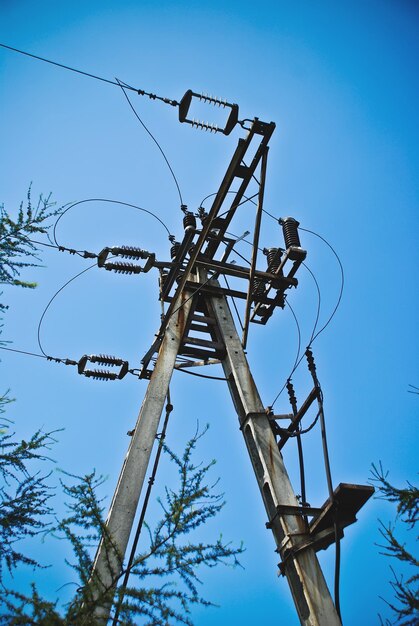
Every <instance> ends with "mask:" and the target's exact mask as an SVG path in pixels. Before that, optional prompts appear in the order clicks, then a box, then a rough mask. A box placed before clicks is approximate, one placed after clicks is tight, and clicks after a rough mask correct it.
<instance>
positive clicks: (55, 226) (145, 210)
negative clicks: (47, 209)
mask: <svg viewBox="0 0 419 626" xmlns="http://www.w3.org/2000/svg"><path fill="white" fill-rule="evenodd" d="M86 202H109V203H111V204H120V205H121V206H127V207H130V208H132V209H136V210H138V211H143V213H147V214H148V215H151V216H152V217H154V219H156V220H157V221H158V222H160V224H161V225H162V226H163V228H164V229H165V230H166V232H167V233H168V235H169V237H170V236H171V234H170V230H169V229H168V227H167V226H166V224H165V223H164V222H163V220H162V219H160V217H159V216H158V215H156V213H153V211H149V210H148V209H144V208H143V207H140V206H137V205H136V204H130V203H129V202H121V201H120V200H110V199H109V198H87V199H86V200H78V201H77V202H72V203H71V204H70V205H69V206H68V207H67V208H66V209H65V210H64V211H63V212H62V213H61V214H60V215H59V217H58V218H57V220H56V222H55V224H54V227H53V230H52V236H53V238H54V241H55V243H56V245H57V246H59V243H58V241H57V226H58V223H59V221H60V220H61V219H62V218H63V217H64V215H65V214H66V213H67V212H68V211H70V209H73V208H74V207H76V206H78V205H79V204H84V203H86Z"/></svg>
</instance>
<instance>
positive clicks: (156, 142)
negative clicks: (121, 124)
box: [115, 78, 183, 207]
mask: <svg viewBox="0 0 419 626" xmlns="http://www.w3.org/2000/svg"><path fill="white" fill-rule="evenodd" d="M115 80H116V81H117V82H118V85H119V86H120V88H121V89H122V92H123V94H124V96H125V98H126V100H127V102H128V104H129V106H130V108H131V110H132V112H133V113H134V115H135V117H136V118H137V120H138V121H139V122H140V124H141V126H142V127H143V128H144V130H145V131H146V133H148V135H149V136H150V137H151V139H152V140H153V141H154V143H155V144H156V146H157V148H158V149H159V150H160V152H161V154H162V156H163V159H164V160H165V162H166V165H167V167H168V168H169V170H170V173H171V175H172V177H173V180H174V181H175V185H176V188H177V191H178V194H179V200H180V205H181V207H182V206H183V199H182V193H181V191H180V187H179V183H178V180H177V178H176V175H175V173H174V171H173V168H172V166H171V165H170V163H169V160H168V158H167V156H166V154H165V153H164V150H163V148H162V147H161V145H160V144H159V142H158V141H157V139H156V138H155V136H154V135H153V133H152V132H151V131H150V130H149V129H148V128H147V126H146V125H145V124H144V122H143V120H142V119H141V117H140V116H139V115H138V113H137V111H136V110H135V108H134V105H133V104H132V102H131V100H130V99H129V96H128V94H127V93H126V90H125V87H124V85H123V84H122V83H121V81H120V80H118V79H117V78H116V79H115Z"/></svg>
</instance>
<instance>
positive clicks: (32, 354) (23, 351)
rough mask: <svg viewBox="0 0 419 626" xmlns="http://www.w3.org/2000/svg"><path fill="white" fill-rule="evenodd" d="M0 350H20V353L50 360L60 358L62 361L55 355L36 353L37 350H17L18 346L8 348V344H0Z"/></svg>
mask: <svg viewBox="0 0 419 626" xmlns="http://www.w3.org/2000/svg"><path fill="white" fill-rule="evenodd" d="M0 350H7V351H8V352H18V353H19V354H27V355H28V356H37V357H39V358H40V359H48V360H54V361H55V360H58V361H60V362H61V359H54V358H53V357H48V356H47V355H46V354H36V353H35V352H27V351H26V350H16V348H6V346H0Z"/></svg>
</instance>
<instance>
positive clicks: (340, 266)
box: [299, 226, 345, 341]
mask: <svg viewBox="0 0 419 626" xmlns="http://www.w3.org/2000/svg"><path fill="white" fill-rule="evenodd" d="M299 229H300V230H303V231H304V232H306V233H310V234H311V235H314V236H315V237H318V238H319V239H321V241H323V242H324V243H325V244H326V245H327V246H328V247H329V248H330V250H331V251H332V252H333V254H334V256H335V257H336V260H337V262H338V264H339V269H340V274H341V285H340V289H339V296H338V299H337V302H336V305H335V307H334V309H333V311H332V313H331V315H330V316H329V318H328V319H327V321H326V323H325V324H324V325H323V326H322V327H321V328H320V330H318V331H317V333H316V334H315V335H314V337H313V339H312V341H314V340H315V339H316V338H317V337H318V336H319V335H320V334H321V333H322V332H323V331H324V330H325V329H326V328H327V327H328V326H329V324H330V322H331V321H332V319H333V318H334V316H335V314H336V311H337V310H338V308H339V306H340V303H341V300H342V296H343V290H344V287H345V273H344V271H343V265H342V262H341V260H340V258H339V255H338V253H337V252H336V250H335V249H334V248H333V246H332V245H331V244H330V243H329V242H328V241H327V240H326V239H325V238H324V237H322V236H321V235H319V234H318V233H315V232H314V231H312V230H308V229H307V228H301V226H299Z"/></svg>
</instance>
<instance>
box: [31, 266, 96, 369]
mask: <svg viewBox="0 0 419 626" xmlns="http://www.w3.org/2000/svg"><path fill="white" fill-rule="evenodd" d="M94 267H97V265H96V263H94V264H93V265H90V266H89V267H87V268H86V269H84V270H83V271H81V272H79V273H78V274H76V275H75V276H73V278H70V280H68V281H67V282H66V283H65V284H64V285H63V286H62V287H60V289H58V291H57V292H56V293H55V294H54V295H53V296H52V298H51V300H50V301H49V302H48V304H47V306H46V307H45V309H44V311H43V313H42V315H41V318H40V320H39V323H38V332H37V336H38V345H39V348H40V350H41V352H42V354H43V355H44V356H45V357H47V354H46V352H45V351H44V349H43V347H42V343H41V326H42V322H43V320H44V317H45V314H46V312H47V311H48V309H49V307H50V306H51V304H52V303H53V301H54V300H55V298H56V297H57V296H58V294H59V293H61V291H63V289H65V288H66V287H67V286H68V285H69V284H70V283H72V282H73V280H76V278H78V277H79V276H81V275H82V274H85V273H86V272H88V271H89V270H91V269H92V268H94Z"/></svg>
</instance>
